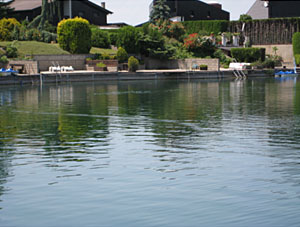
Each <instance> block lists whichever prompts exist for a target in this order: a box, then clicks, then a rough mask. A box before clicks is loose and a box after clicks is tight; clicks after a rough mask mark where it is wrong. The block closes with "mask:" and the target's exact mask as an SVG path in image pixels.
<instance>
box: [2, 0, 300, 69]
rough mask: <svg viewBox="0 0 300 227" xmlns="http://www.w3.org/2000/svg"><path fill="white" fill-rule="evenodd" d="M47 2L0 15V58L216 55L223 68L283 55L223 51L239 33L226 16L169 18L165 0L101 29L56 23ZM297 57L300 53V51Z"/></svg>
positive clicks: (78, 22) (123, 59) (270, 61)
mask: <svg viewBox="0 0 300 227" xmlns="http://www.w3.org/2000/svg"><path fill="white" fill-rule="evenodd" d="M44 2H45V1H43V7H44V8H43V9H42V12H41V15H39V16H38V17H37V18H36V19H34V20H33V21H32V22H30V21H27V20H25V21H20V22H19V21H17V20H16V19H14V18H8V19H7V18H3V19H1V20H0V62H1V63H2V64H6V63H7V62H8V60H9V59H31V58H32V57H33V55H36V54H89V53H90V54H93V55H94V57H93V58H92V59H87V60H118V61H119V62H120V63H127V62H128V59H129V57H132V58H131V60H130V61H129V62H128V63H129V70H132V71H134V70H136V69H137V68H138V67H136V64H137V65H139V64H143V62H144V59H145V58H154V59H160V60H169V59H188V58H207V59H209V58H218V59H219V60H220V63H221V67H223V68H228V67H229V64H230V63H231V62H232V61H233V59H236V60H237V61H239V62H244V61H245V62H249V63H252V65H253V66H254V67H256V68H274V67H275V66H280V64H281V61H282V59H281V58H280V57H279V56H277V55H276V50H274V54H273V55H268V56H266V55H265V50H264V49H259V48H251V45H250V44H249V45H247V48H232V49H231V51H230V52H229V53H228V52H227V53H226V52H224V51H223V50H221V49H220V47H221V46H222V37H227V43H228V44H232V43H233V38H232V37H234V36H241V34H238V33H230V32H228V27H229V26H228V21H187V22H182V23H181V22H172V21H169V20H168V18H169V17H168V16H169V15H168V8H166V6H165V5H164V0H159V1H158V4H157V5H156V7H157V8H154V10H153V12H152V14H151V15H150V22H149V23H145V24H144V25H143V26H141V27H132V26H126V27H123V28H120V29H117V30H101V29H100V28H99V27H97V26H95V25H91V24H90V23H89V22H88V21H87V20H86V19H83V18H74V19H64V20H61V21H60V22H59V23H58V25H57V27H56V26H53V25H52V23H51V18H50V16H49V14H47V7H46V5H47V4H46V3H44ZM159 6H163V7H159ZM162 9H163V11H162ZM42 18H43V19H42ZM247 20H249V18H247ZM241 41H242V37H241ZM241 41H240V42H241ZM133 58H134V60H132V59H133ZM296 59H300V58H299V56H296ZM299 61H300V60H297V62H299ZM131 62H133V63H132V64H133V65H134V66H132V67H131V65H132V64H131ZM99 66H100V65H99ZM101 66H103V64H102V65H101ZM102 68H105V67H102Z"/></svg>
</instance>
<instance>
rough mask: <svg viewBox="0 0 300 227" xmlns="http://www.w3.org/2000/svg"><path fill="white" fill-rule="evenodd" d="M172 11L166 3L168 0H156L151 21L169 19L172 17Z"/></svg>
mask: <svg viewBox="0 0 300 227" xmlns="http://www.w3.org/2000/svg"><path fill="white" fill-rule="evenodd" d="M170 11H171V10H170V7H169V6H168V5H167V4H166V0H158V1H156V2H155V4H154V5H153V9H152V11H151V13H150V22H151V23H155V22H156V21H159V20H168V19H169V18H170Z"/></svg>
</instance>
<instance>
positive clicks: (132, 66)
mask: <svg viewBox="0 0 300 227" xmlns="http://www.w3.org/2000/svg"><path fill="white" fill-rule="evenodd" d="M138 68H139V61H138V60H137V59H136V58H135V57H133V56H131V57H130V58H129V59H128V69H129V71H130V72H135V71H136V70H138Z"/></svg>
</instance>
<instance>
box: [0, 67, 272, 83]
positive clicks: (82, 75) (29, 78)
mask: <svg viewBox="0 0 300 227" xmlns="http://www.w3.org/2000/svg"><path fill="white" fill-rule="evenodd" d="M246 74H247V77H256V76H257V77H269V76H270V75H267V74H266V73H265V72H264V71H248V72H246ZM224 78H227V79H231V78H235V76H234V74H233V71H230V70H227V71H184V70H144V71H138V72H136V73H131V72H94V71H74V72H64V73H50V72H42V73H40V74H36V75H16V76H13V75H11V76H1V77H0V85H23V84H44V83H65V82H93V81H113V80H114V81H118V80H120V81H121V80H168V79H176V80H189V79H224Z"/></svg>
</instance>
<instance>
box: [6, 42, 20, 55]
mask: <svg viewBox="0 0 300 227" xmlns="http://www.w3.org/2000/svg"><path fill="white" fill-rule="evenodd" d="M6 55H7V57H8V58H16V57H18V50H17V48H16V47H15V46H13V45H11V44H10V45H8V46H7V47H6Z"/></svg>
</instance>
